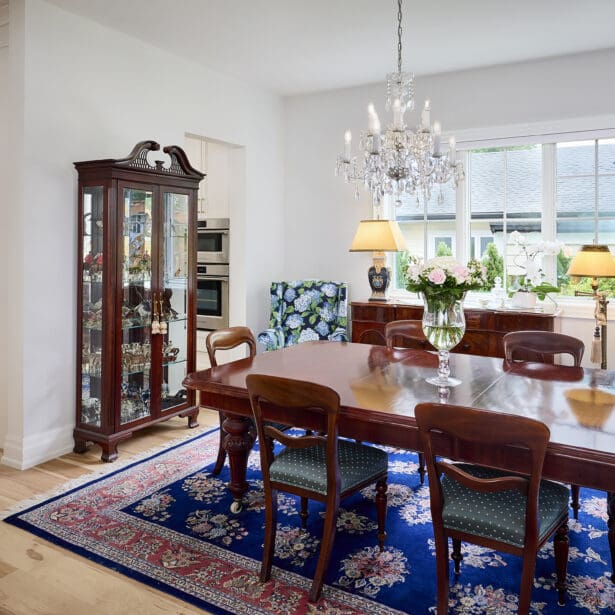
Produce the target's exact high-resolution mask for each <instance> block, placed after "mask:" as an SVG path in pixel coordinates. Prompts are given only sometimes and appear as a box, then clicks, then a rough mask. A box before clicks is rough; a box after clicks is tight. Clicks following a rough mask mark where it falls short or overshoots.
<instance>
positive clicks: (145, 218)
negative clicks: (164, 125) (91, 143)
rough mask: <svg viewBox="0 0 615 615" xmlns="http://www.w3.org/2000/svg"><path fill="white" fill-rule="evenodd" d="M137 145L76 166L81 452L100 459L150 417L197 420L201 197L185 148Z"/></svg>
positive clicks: (113, 452)
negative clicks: (92, 451) (94, 452)
mask: <svg viewBox="0 0 615 615" xmlns="http://www.w3.org/2000/svg"><path fill="white" fill-rule="evenodd" d="M159 149H160V146H159V145H158V144H157V143H156V142H154V141H143V142H141V143H138V144H137V145H136V146H135V147H134V149H133V151H132V152H131V153H130V154H129V155H128V157H126V158H123V159H119V160H113V159H107V160H94V161H88V162H77V163H75V167H76V168H77V171H78V173H79V232H78V235H79V252H78V253H79V255H80V266H79V275H78V285H79V295H78V297H79V312H78V313H79V314H80V317H81V325H80V327H79V328H78V335H77V356H78V357H79V358H80V361H78V364H77V383H78V384H77V419H76V426H75V431H74V439H75V452H84V451H85V450H86V443H87V442H96V443H98V444H100V445H101V447H102V459H103V460H104V461H112V460H113V459H115V458H116V457H117V443H118V442H119V441H121V440H124V439H126V438H129V437H130V436H131V435H132V434H133V432H134V431H135V430H137V429H140V428H142V427H145V426H146V425H149V424H151V423H155V422H159V421H162V420H166V419H168V418H171V417H172V416H185V417H187V418H188V426H189V427H194V426H196V425H197V423H196V418H197V414H198V406H197V405H196V400H195V395H194V392H192V391H186V390H185V389H183V388H182V381H183V379H184V377H185V376H186V374H187V373H189V372H191V371H194V369H195V351H196V349H195V330H196V329H195V327H196V299H195V296H196V294H195V293H196V245H195V241H196V239H195V238H196V197H197V190H198V185H199V182H200V181H201V180H202V178H203V174H202V173H200V172H199V171H197V170H195V169H193V168H192V167H191V166H190V163H189V162H188V160H187V158H186V155H185V153H184V152H183V150H182V149H181V148H179V147H177V146H169V147H165V148H164V150H163V152H164V154H163V153H156V152H158V150H159Z"/></svg>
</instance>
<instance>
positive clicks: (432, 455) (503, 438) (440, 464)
mask: <svg viewBox="0 0 615 615" xmlns="http://www.w3.org/2000/svg"><path fill="white" fill-rule="evenodd" d="M414 415H415V417H416V422H417V424H418V426H419V432H420V434H421V441H422V442H423V447H424V449H425V450H424V452H425V461H426V463H427V472H428V476H429V482H430V485H431V484H433V485H439V484H440V477H441V475H442V474H445V475H448V476H451V477H452V478H453V479H454V480H456V481H458V482H460V483H461V484H462V485H464V486H466V487H468V488H470V489H474V490H476V491H487V492H493V491H504V490H506V489H519V490H520V491H522V492H523V493H524V494H525V495H526V496H527V511H526V523H527V525H526V543H527V541H528V540H530V541H531V539H532V536H533V538H534V539H535V538H536V535H537V527H536V519H537V518H536V508H537V505H538V489H539V487H540V478H541V475H542V464H543V461H544V457H545V452H546V450H547V444H548V443H549V436H550V431H549V428H548V427H547V426H546V425H545V424H544V423H542V422H540V421H537V420H534V419H530V418H527V417H524V416H516V415H513V414H503V413H499V412H492V411H487V410H479V409H476V408H467V407H463V406H454V405H451V404H440V403H437V404H436V403H423V404H418V405H417V407H416V408H415V411H414ZM434 433H439V434H445V436H448V438H450V439H451V440H452V441H456V442H465V443H470V444H478V445H480V447H481V449H482V451H483V452H484V453H485V454H486V455H489V453H490V452H491V453H492V454H494V453H497V452H498V451H501V450H502V447H505V446H516V447H518V448H520V449H524V451H525V459H524V464H525V467H524V472H525V473H526V474H528V475H529V477H530V479H529V482H528V480H527V479H526V478H522V477H520V476H518V475H513V474H512V473H511V476H509V477H503V478H498V479H489V480H487V481H486V480H484V479H479V478H475V477H473V476H470V475H469V474H467V473H465V472H463V471H462V470H459V469H458V468H457V467H456V466H455V465H454V464H451V463H448V462H447V461H441V460H439V459H438V458H437V457H438V455H443V454H444V453H445V451H443V450H439V449H438V445H437V441H434V438H433V435H434ZM449 441H450V440H449ZM460 448H462V447H460ZM447 457H448V459H452V460H455V456H454V455H453V456H452V457H451V454H450V452H448V453H447ZM491 458H497V455H496V456H495V457H494V456H491ZM432 502H433V504H435V508H436V511H437V513H439V514H440V523H441V521H442V516H441V513H442V505H443V501H442V495H441V490H440V489H434V493H433V495H432ZM433 513H434V511H433V510H432V516H433ZM435 525H436V519H435V518H434V526H435Z"/></svg>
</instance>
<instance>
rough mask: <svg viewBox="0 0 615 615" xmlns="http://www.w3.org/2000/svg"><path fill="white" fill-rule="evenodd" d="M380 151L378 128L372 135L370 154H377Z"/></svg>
mask: <svg viewBox="0 0 615 615" xmlns="http://www.w3.org/2000/svg"><path fill="white" fill-rule="evenodd" d="M379 152H380V130H378V131H377V132H375V133H374V134H373V135H372V152H371V153H372V154H378V153H379Z"/></svg>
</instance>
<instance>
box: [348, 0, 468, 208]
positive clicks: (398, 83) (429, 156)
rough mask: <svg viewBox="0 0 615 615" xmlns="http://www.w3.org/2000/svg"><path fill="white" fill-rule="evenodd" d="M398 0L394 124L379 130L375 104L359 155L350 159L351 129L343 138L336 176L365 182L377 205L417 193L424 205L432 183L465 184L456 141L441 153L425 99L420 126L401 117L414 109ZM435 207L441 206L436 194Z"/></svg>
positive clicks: (390, 85) (390, 98) (391, 103)
mask: <svg viewBox="0 0 615 615" xmlns="http://www.w3.org/2000/svg"><path fill="white" fill-rule="evenodd" d="M401 5H402V0H397V7H398V10H397V72H394V73H389V74H388V75H387V99H386V105H385V108H386V110H387V111H389V110H390V109H392V110H393V121H392V123H391V124H389V125H387V126H386V128H385V130H384V131H383V132H382V131H381V128H380V120H379V118H378V114H377V113H376V110H375V109H374V105H373V104H371V103H370V104H369V106H368V108H367V111H368V115H369V124H368V129H367V132H362V133H361V139H360V142H359V147H360V149H361V151H362V155H360V156H359V157H358V158H357V157H355V156H351V140H352V136H351V133H350V131H346V134H345V135H344V145H345V147H344V153H343V154H342V155H340V156H338V158H337V167H336V175H340V174H341V175H342V176H343V177H344V179H345V180H346V182H348V183H350V182H352V183H355V184H356V196H357V198H358V196H359V184H360V183H363V184H364V185H365V187H366V189H367V190H369V192H370V193H371V194H372V198H373V200H374V204H375V205H379V204H380V201H381V199H382V197H383V196H384V195H386V194H389V195H393V196H394V198H395V202H396V204H397V205H400V204H401V197H402V195H404V194H407V195H410V196H416V199H417V204H418V202H419V195H421V196H422V198H423V202H424V203H427V201H429V199H430V198H431V191H432V188H433V186H434V184H446V183H448V182H449V181H451V180H453V182H454V185H455V187H457V184H458V183H459V182H460V181H462V180H463V178H464V172H463V165H462V163H461V162H457V160H456V152H455V137H451V138H450V140H449V148H448V152H446V153H442V151H441V137H442V127H441V126H440V124H439V122H434V123H433V126H432V124H431V118H430V106H429V100H426V101H425V106H424V108H423V110H422V112H421V118H420V122H419V123H418V124H417V126H416V127H415V128H410V127H409V126H407V125H406V123H405V121H404V113H405V112H406V111H408V110H410V111H412V110H413V109H414V73H408V72H403V71H402V66H401V56H402V45H401V37H402V8H401ZM438 201H439V203H442V202H443V196H442V193H441V192H440V195H439V197H438Z"/></svg>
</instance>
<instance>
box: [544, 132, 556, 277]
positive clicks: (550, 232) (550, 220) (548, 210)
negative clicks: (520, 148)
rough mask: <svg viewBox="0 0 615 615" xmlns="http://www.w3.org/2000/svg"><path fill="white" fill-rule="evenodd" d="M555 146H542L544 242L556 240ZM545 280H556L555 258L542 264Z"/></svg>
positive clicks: (549, 144)
mask: <svg viewBox="0 0 615 615" xmlns="http://www.w3.org/2000/svg"><path fill="white" fill-rule="evenodd" d="M555 195H556V190H555V144H554V143H544V144H543V146H542V228H541V230H542V237H543V239H544V240H545V241H556V239H557V221H556V214H557V207H556V203H555ZM543 269H544V273H545V278H546V280H548V281H550V282H551V283H555V282H556V278H557V257H555V256H551V257H546V258H545V259H544V262H543Z"/></svg>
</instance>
